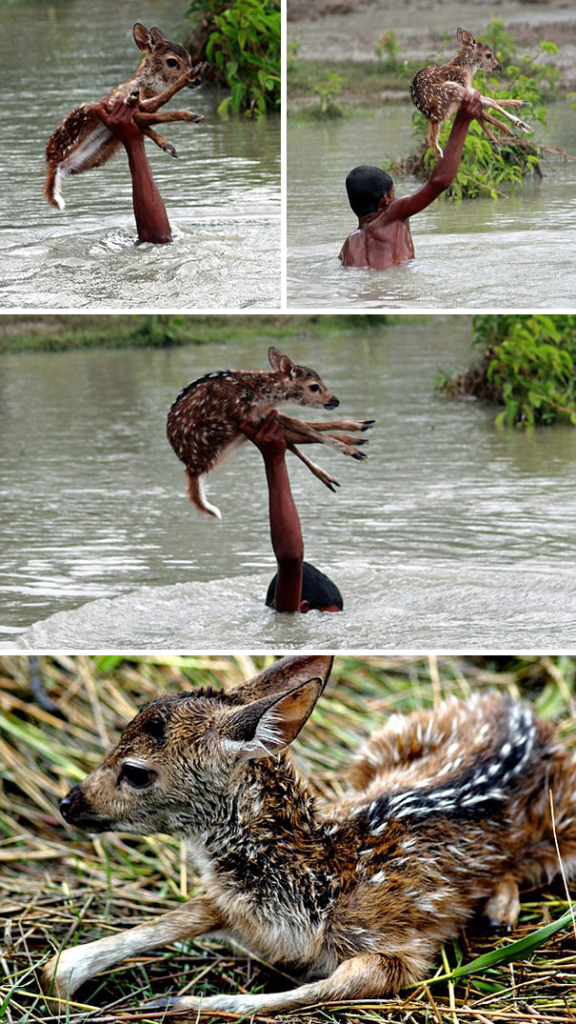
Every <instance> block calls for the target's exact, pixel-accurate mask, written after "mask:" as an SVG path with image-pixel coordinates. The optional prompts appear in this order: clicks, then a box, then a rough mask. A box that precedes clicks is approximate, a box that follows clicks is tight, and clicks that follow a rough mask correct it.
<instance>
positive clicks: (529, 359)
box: [437, 314, 576, 427]
mask: <svg viewBox="0 0 576 1024" xmlns="http://www.w3.org/2000/svg"><path fill="white" fill-rule="evenodd" d="M473 330H474V341H473V346H474V348H476V349H478V350H479V352H480V358H479V360H477V361H476V362H475V363H474V365H473V366H472V367H471V368H470V369H469V370H468V371H467V372H466V373H464V374H462V375H461V376H458V377H449V376H446V375H442V376H441V377H440V378H439V379H438V381H437V385H438V387H439V390H440V392H441V393H442V394H444V395H447V396H449V397H461V396H463V395H474V396H475V397H476V398H480V399H483V400H485V401H490V402H496V403H498V404H499V405H503V406H504V409H503V411H502V412H501V413H500V414H499V415H498V416H497V418H496V423H497V424H506V425H507V426H513V425H514V426H519V427H531V426H533V425H534V424H537V423H542V424H550V423H558V422H560V423H562V422H563V423H572V424H574V425H576V315H572V314H571V315H552V316H548V315H545V314H534V315H533V316H523V315H518V314H516V315H500V316H477V317H475V318H474V320H473Z"/></svg>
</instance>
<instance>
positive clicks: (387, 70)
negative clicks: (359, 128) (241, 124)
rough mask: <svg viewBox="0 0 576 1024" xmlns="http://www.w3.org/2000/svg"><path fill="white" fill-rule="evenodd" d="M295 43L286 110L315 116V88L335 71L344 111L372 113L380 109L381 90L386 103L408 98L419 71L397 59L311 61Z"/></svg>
mask: <svg viewBox="0 0 576 1024" xmlns="http://www.w3.org/2000/svg"><path fill="white" fill-rule="evenodd" d="M297 54H298V49H297V46H296V47H293V48H292V51H291V52H290V51H289V60H288V98H289V103H290V110H289V113H290V114H293V113H295V112H298V115H300V113H301V112H303V113H304V115H305V116H307V115H311V116H314V107H315V105H316V104H315V103H314V98H315V95H316V92H315V90H316V87H317V86H319V85H321V84H322V82H325V81H326V78H327V76H328V74H330V73H337V74H338V76H339V78H340V93H339V95H338V100H339V102H341V103H342V105H343V108H344V112H345V113H346V112H348V111H350V110H354V112H356V111H357V110H358V109H362V110H370V111H372V112H374V113H376V112H379V111H380V110H381V108H382V102H383V100H382V93H383V92H384V91H385V92H386V94H387V96H386V103H389V102H391V99H392V97H394V99H395V100H396V101H397V102H398V103H405V102H406V101H407V99H408V90H409V88H410V82H411V81H412V78H413V77H414V75H415V74H416V71H417V70H418V66H419V65H418V64H417V63H416V62H414V61H412V62H410V63H404V62H400V63H398V64H396V65H391V64H390V63H389V62H388V61H387V60H382V61H375V60H366V61H310V60H301V59H300V58H299V57H298V55H297Z"/></svg>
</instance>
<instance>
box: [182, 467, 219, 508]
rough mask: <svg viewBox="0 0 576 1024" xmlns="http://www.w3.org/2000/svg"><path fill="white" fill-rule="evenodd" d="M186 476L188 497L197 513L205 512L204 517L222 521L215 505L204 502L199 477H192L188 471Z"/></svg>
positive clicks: (204, 497) (201, 481)
mask: <svg viewBox="0 0 576 1024" xmlns="http://www.w3.org/2000/svg"><path fill="white" fill-rule="evenodd" d="M186 476H187V477H188V497H189V498H190V501H191V502H192V504H193V505H194V507H195V508H197V509H198V511H199V512H205V513H206V515H209V516H214V518H215V519H222V513H221V512H220V509H219V508H216V505H211V504H210V502H209V501H207V500H206V493H205V491H204V482H203V479H202V477H201V476H192V473H191V472H190V470H189V469H187V470H186Z"/></svg>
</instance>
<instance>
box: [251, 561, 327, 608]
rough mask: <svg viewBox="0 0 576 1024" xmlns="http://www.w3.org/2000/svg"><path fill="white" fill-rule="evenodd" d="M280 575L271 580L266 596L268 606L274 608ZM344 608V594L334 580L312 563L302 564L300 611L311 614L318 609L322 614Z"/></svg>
mask: <svg viewBox="0 0 576 1024" xmlns="http://www.w3.org/2000/svg"><path fill="white" fill-rule="evenodd" d="M277 579H278V574H276V575H275V576H274V577H273V579H271V580H270V584H269V586H268V592H267V594H266V605H267V607H268V608H273V607H274V594H275V593H276V580H277ZM343 607H344V602H343V600H342V594H341V593H340V591H339V590H338V587H337V586H336V584H335V583H333V582H332V580H330V579H328V577H327V576H325V575H324V573H323V572H320V570H319V569H317V568H316V566H314V565H310V562H302V591H301V594H300V611H301V612H309V611H312V610H313V609H316V610H317V611H320V612H341V611H342V608H343Z"/></svg>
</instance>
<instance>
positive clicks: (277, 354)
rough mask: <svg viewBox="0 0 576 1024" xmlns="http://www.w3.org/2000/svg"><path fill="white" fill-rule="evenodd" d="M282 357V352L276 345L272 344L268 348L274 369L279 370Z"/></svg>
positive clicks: (269, 359)
mask: <svg viewBox="0 0 576 1024" xmlns="http://www.w3.org/2000/svg"><path fill="white" fill-rule="evenodd" d="M281 359H282V353H281V351H280V349H279V348H274V345H270V348H269V349H268V362H269V363H270V366H271V367H272V369H273V370H277V369H278V367H279V366H280V360H281Z"/></svg>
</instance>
